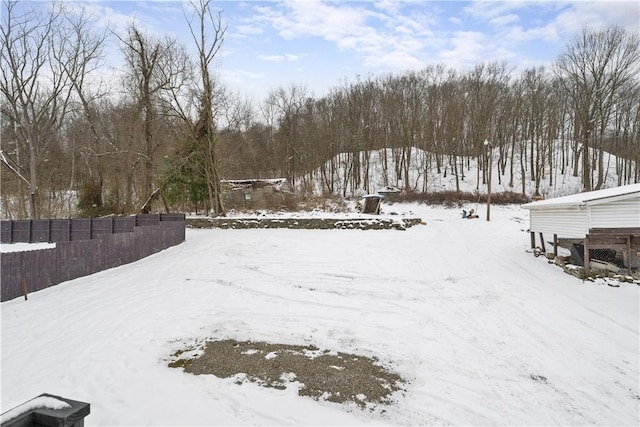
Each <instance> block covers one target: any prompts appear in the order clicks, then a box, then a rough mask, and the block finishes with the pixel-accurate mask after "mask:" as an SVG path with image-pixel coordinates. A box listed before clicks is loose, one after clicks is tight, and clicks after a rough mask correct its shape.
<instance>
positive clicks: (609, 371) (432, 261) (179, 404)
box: [1, 204, 640, 426]
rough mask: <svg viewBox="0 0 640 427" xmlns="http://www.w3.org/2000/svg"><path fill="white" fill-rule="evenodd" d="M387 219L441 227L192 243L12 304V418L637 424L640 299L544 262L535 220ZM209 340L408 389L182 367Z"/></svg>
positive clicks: (7, 330)
mask: <svg viewBox="0 0 640 427" xmlns="http://www.w3.org/2000/svg"><path fill="white" fill-rule="evenodd" d="M471 207H474V208H475V207H476V206H471ZM383 209H384V210H385V211H395V212H398V213H402V212H406V211H409V210H411V211H413V212H414V213H415V214H417V215H419V216H420V217H421V218H422V219H423V220H424V221H426V223H427V225H419V226H415V227H412V228H409V229H408V230H406V231H396V230H382V231H359V230H272V229H253V230H188V231H187V241H186V242H185V243H184V244H182V245H179V246H176V247H174V248H171V249H168V250H165V251H163V252H160V253H158V254H155V255H152V256H150V257H148V258H146V259H144V260H142V261H139V262H137V263H134V264H129V265H125V266H122V267H119V268H114V269H111V270H107V271H104V272H101V273H98V274H95V275H92V276H88V277H84V278H80V279H76V280H73V281H69V282H66V283H63V284H60V285H58V286H55V287H52V288H49V289H47V290H45V291H41V292H37V293H34V294H31V295H30V296H29V300H28V301H23V300H21V299H15V300H12V301H8V302H5V303H2V305H1V310H2V313H1V318H2V342H1V345H2V350H1V352H2V365H1V367H2V412H4V411H7V410H9V409H10V408H12V407H14V406H16V405H18V404H20V403H23V402H25V401H27V400H29V399H31V398H33V397H35V396H38V395H40V394H41V393H43V392H47V393H52V394H56V395H59V396H64V397H68V398H70V399H75V400H80V401H85V402H89V403H91V414H90V415H89V416H88V417H87V419H86V424H87V425H110V426H111V425H130V426H132V425H135V426H139V425H181V426H187V425H238V424H240V425H299V424H301V425H379V424H387V425H388V424H393V425H430V424H437V425H443V424H454V425H638V424H640V414H639V407H640V390H639V388H640V386H639V378H640V370H639V363H640V362H639V356H640V348H639V347H640V340H639V329H640V327H639V319H640V309H639V306H640V300H639V295H640V287H638V286H637V285H634V284H628V283H622V284H621V286H620V287H619V288H613V287H609V286H606V285H597V284H594V283H591V282H582V281H580V280H578V279H576V278H575V277H572V276H569V275H567V274H565V273H563V271H562V270H561V269H560V268H559V267H556V266H554V265H551V264H548V263H547V260H546V259H545V258H544V257H539V258H536V257H534V256H533V255H532V254H531V253H528V252H527V249H528V245H529V234H528V233H527V232H526V231H524V230H526V229H527V228H528V217H527V215H528V213H527V212H526V211H524V210H521V209H520V208H519V207H497V206H494V207H492V212H491V213H492V215H491V222H487V221H485V220H484V219H482V218H484V206H483V205H481V206H480V209H479V211H480V212H479V213H480V214H481V217H482V218H481V219H479V220H463V219H461V218H460V211H459V210H457V209H453V210H452V209H444V208H440V207H427V206H425V205H400V204H396V205H393V206H390V207H384V208H383ZM205 338H210V339H225V338H233V339H238V340H256V341H269V342H274V343H286V344H304V345H307V344H314V345H316V346H318V347H320V348H321V349H329V350H334V351H344V352H348V353H356V354H363V355H367V356H375V357H377V358H379V359H380V360H381V361H382V362H383V363H385V364H387V366H389V367H391V369H393V370H394V371H396V372H397V373H399V374H400V375H401V376H403V377H404V378H405V379H407V380H408V381H409V383H408V384H407V386H406V390H405V391H404V393H400V394H398V395H396V396H395V398H396V402H395V403H394V404H393V405H391V406H389V407H386V408H384V409H386V410H385V411H384V412H382V411H368V410H365V411H362V410H360V409H358V408H357V407H355V406H353V405H351V406H349V405H339V404H333V403H330V402H322V401H321V402H318V401H315V400H312V399H310V398H305V397H299V396H297V394H296V391H295V389H292V388H290V389H287V390H275V389H268V388H261V387H259V386H258V385H256V384H252V383H244V384H242V385H237V384H235V383H234V381H233V379H231V378H229V379H220V378H216V377H213V376H205V375H203V376H194V375H190V374H186V373H184V372H182V370H180V369H173V368H168V367H167V362H166V360H167V358H168V357H169V356H170V355H171V354H172V353H174V352H175V351H177V350H179V349H182V348H185V347H186V346H187V345H189V344H191V343H193V342H194V341H196V340H202V339H205Z"/></svg>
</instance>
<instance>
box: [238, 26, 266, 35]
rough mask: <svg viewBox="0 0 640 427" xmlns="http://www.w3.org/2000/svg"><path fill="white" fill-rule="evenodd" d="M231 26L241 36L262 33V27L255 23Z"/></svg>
mask: <svg viewBox="0 0 640 427" xmlns="http://www.w3.org/2000/svg"><path fill="white" fill-rule="evenodd" d="M233 28H234V30H235V31H236V33H237V34H238V35H241V36H255V35H259V34H262V33H264V29H262V28H261V27H259V26H257V25H236V26H235V27H233Z"/></svg>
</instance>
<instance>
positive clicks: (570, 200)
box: [522, 184, 640, 209]
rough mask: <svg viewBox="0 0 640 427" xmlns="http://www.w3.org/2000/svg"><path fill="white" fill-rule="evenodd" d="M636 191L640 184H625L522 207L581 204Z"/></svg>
mask: <svg viewBox="0 0 640 427" xmlns="http://www.w3.org/2000/svg"><path fill="white" fill-rule="evenodd" d="M634 193H638V195H640V184H631V185H623V186H621V187H613V188H605V189H603V190H595V191H587V192H584V193H578V194H572V195H570V196H564V197H555V198H553V199H547V200H540V201H538V202H531V203H527V204H525V205H522V207H523V208H524V209H544V208H554V207H563V206H580V205H586V204H588V203H590V202H594V201H596V200H602V199H610V198H613V197H619V196H626V195H632V194H634Z"/></svg>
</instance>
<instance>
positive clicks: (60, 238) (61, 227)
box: [49, 219, 72, 242]
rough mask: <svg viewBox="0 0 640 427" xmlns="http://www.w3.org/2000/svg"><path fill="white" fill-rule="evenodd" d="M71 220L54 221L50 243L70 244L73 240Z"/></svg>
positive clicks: (52, 222) (52, 221)
mask: <svg viewBox="0 0 640 427" xmlns="http://www.w3.org/2000/svg"><path fill="white" fill-rule="evenodd" d="M71 221H72V220H71V219H52V220H51V225H50V227H51V233H50V235H49V239H50V240H49V241H50V242H68V241H69V240H71Z"/></svg>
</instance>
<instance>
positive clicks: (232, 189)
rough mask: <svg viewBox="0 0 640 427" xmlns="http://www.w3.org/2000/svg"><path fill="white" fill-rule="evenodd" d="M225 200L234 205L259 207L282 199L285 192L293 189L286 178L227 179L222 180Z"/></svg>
mask: <svg viewBox="0 0 640 427" xmlns="http://www.w3.org/2000/svg"><path fill="white" fill-rule="evenodd" d="M221 184H222V187H223V189H224V195H225V199H226V200H225V202H226V203H227V204H228V205H230V206H232V207H257V206H260V205H264V204H267V205H269V204H271V203H273V202H274V200H273V199H274V198H275V199H278V201H279V199H282V197H275V196H278V195H279V196H282V194H284V193H290V192H291V191H292V188H291V186H290V185H289V182H288V181H287V179H286V178H272V179H225V180H222V181H221Z"/></svg>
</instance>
